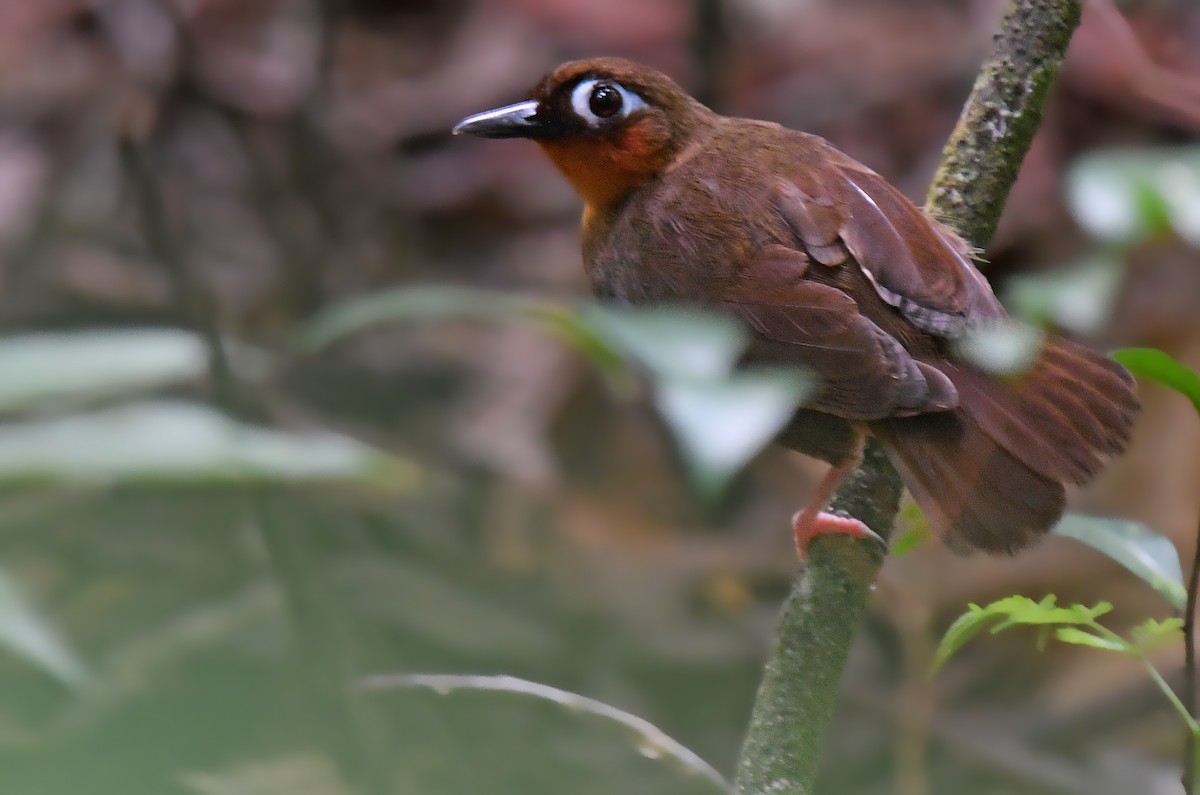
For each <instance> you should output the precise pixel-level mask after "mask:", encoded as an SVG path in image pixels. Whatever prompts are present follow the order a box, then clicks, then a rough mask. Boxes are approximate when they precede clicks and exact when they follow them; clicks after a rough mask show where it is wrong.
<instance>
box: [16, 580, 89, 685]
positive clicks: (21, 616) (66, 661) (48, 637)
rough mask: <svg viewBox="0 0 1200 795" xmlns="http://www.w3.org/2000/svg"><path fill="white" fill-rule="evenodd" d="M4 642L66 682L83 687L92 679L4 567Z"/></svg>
mask: <svg viewBox="0 0 1200 795" xmlns="http://www.w3.org/2000/svg"><path fill="white" fill-rule="evenodd" d="M0 644H2V645H4V646H7V647H8V648H9V650H10V651H12V652H15V653H16V654H18V655H20V656H22V657H24V658H25V659H26V660H29V661H30V662H32V663H34V664H36V665H37V666H39V667H40V668H42V669H43V670H45V671H46V672H47V673H49V674H51V675H52V676H54V677H56V678H57V679H59V680H60V681H62V682H63V683H64V684H67V685H70V686H72V687H82V686H83V685H84V684H86V683H87V681H88V679H90V676H89V675H88V673H87V671H86V669H85V667H84V665H83V663H82V662H81V661H80V660H79V658H78V657H76V656H75V654H74V652H72V651H71V650H70V648H68V647H67V644H66V642H65V641H63V639H62V638H61V637H60V636H59V634H58V631H57V630H55V628H54V626H53V625H52V624H51V623H50V622H49V621H48V620H47V619H46V618H45V617H44V616H42V615H41V613H40V612H39V611H38V610H37V609H36V608H35V607H34V606H33V605H32V604H30V602H29V600H28V599H26V598H25V595H24V594H23V593H21V589H20V587H19V586H18V585H17V583H15V582H13V580H12V578H10V577H9V576H8V574H7V573H5V572H4V571H0Z"/></svg>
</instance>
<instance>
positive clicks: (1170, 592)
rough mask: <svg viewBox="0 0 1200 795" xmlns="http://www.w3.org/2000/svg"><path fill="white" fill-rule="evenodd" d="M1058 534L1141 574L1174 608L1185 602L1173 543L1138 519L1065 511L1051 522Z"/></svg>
mask: <svg viewBox="0 0 1200 795" xmlns="http://www.w3.org/2000/svg"><path fill="white" fill-rule="evenodd" d="M1054 532H1055V533H1057V534H1058V535H1061V536H1067V537H1068V538H1074V539H1075V540H1077V541H1082V542H1083V543H1085V544H1087V545H1088V546H1090V547H1092V548H1093V549H1096V550H1099V551H1100V552H1103V553H1104V554H1105V555H1108V556H1109V557H1110V558H1112V559H1113V560H1115V561H1116V562H1117V563H1120V564H1121V565H1122V566H1124V567H1125V568H1127V569H1129V570H1130V571H1131V572H1133V573H1134V574H1136V575H1137V576H1138V577H1141V578H1142V579H1143V580H1145V581H1146V582H1147V583H1149V585H1150V587H1152V588H1154V590H1156V591H1158V592H1159V594H1161V595H1162V596H1163V598H1165V599H1166V600H1167V602H1168V603H1169V604H1170V605H1171V606H1172V607H1174V608H1175V609H1176V610H1182V609H1183V607H1184V604H1185V603H1186V602H1187V590H1186V588H1185V587H1184V584H1183V571H1182V570H1181V568H1180V565H1179V553H1178V551H1177V550H1176V549H1175V545H1174V544H1172V543H1171V541H1170V540H1169V539H1167V538H1164V537H1163V536H1161V535H1159V534H1158V533H1155V532H1154V531H1152V530H1150V529H1149V528H1148V527H1146V526H1145V525H1143V524H1140V523H1139V522H1130V521H1127V520H1123V519H1104V518H1100V517H1096V516H1083V515H1080V514H1067V515H1066V516H1064V517H1063V518H1062V519H1061V520H1060V521H1059V523H1058V525H1056V526H1055V528H1054Z"/></svg>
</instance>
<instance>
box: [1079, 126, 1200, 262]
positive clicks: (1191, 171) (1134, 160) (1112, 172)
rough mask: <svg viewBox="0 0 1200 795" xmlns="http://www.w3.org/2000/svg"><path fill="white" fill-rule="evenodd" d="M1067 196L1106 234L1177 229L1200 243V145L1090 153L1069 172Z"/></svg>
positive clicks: (1137, 235)
mask: <svg viewBox="0 0 1200 795" xmlns="http://www.w3.org/2000/svg"><path fill="white" fill-rule="evenodd" d="M1067 200H1068V204H1069V205H1070V207H1071V211H1072V212H1073V213H1074V215H1075V217H1076V219H1077V220H1078V221H1079V223H1080V224H1081V225H1082V226H1083V227H1084V228H1085V229H1087V230H1088V231H1089V232H1090V233H1091V234H1093V235H1095V236H1096V237H1099V238H1102V239H1104V240H1110V241H1114V242H1121V243H1129V242H1134V241H1136V240H1139V239H1141V238H1144V237H1146V236H1148V235H1154V234H1161V233H1163V232H1166V231H1169V230H1174V231H1175V232H1176V233H1177V234H1179V235H1180V236H1181V237H1183V238H1184V239H1185V240H1188V241H1189V242H1191V243H1192V244H1193V245H1200V149H1197V148H1195V147H1190V148H1180V149H1171V150H1159V151H1153V150H1142V151H1122V152H1115V151H1114V152H1100V153H1096V154H1092V155H1087V156H1085V157H1082V158H1080V159H1079V160H1078V161H1077V162H1076V163H1075V165H1074V166H1073V167H1072V169H1071V171H1070V172H1069V173H1068V175H1067Z"/></svg>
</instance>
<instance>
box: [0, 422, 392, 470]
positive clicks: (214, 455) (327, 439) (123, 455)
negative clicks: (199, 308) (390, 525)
mask: <svg viewBox="0 0 1200 795" xmlns="http://www.w3.org/2000/svg"><path fill="white" fill-rule="evenodd" d="M415 476H416V470H415V469H414V468H413V467H412V466H411V465H410V464H407V463H405V462H403V461H401V460H399V459H396V458H393V457H391V456H389V455H386V454H384V453H382V452H380V451H378V450H375V449H373V448H371V447H368V446H367V445H365V444H362V443H361V442H358V441H355V440H353V439H350V438H349V437H345V436H340V435H337V434H333V433H328V432H315V431H314V432H306V433H292V432H283V431H276V430H270V429H267V428H258V427H254V426H251V425H246V424H243V423H240V422H237V421H236V420H233V419H230V418H229V417H226V416H225V415H223V414H221V413H220V412H218V411H216V410H215V409H212V408H210V407H208V406H205V405H201V404H198V403H187V402H182V401H159V402H142V403H132V404H126V405H122V406H118V407H114V408H109V409H104V410H101V411H95V412H90V413H87V414H78V415H72V416H67V417H55V418H52V419H45V420H39V421H31V422H24V423H10V424H3V425H0V483H4V482H8V483H28V482H50V483H68V484H96V483H100V484H103V483H111V482H114V481H123V480H139V481H154V482H165V481H183V482H211V481H234V482H237V481H267V482H270V481H281V482H291V481H337V482H364V483H369V484H372V485H376V486H380V487H385V488H403V487H405V486H408V485H411V483H412V481H413V479H414V477H415Z"/></svg>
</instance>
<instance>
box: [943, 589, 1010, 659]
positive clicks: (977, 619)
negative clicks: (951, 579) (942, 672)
mask: <svg viewBox="0 0 1200 795" xmlns="http://www.w3.org/2000/svg"><path fill="white" fill-rule="evenodd" d="M1000 612H1002V611H1001V610H1000V609H998V608H997V603H995V602H993V603H992V604H990V605H988V606H987V607H986V608H984V607H980V606H979V605H977V604H971V605H968V606H967V612H965V613H963V614H962V615H961V616H959V617H958V618H957V619H955V621H954V623H953V624H951V625H950V628H949V629H947V630H946V634H945V635H943V636H942V641H941V643H939V644H938V648H937V652H935V654H934V658H933V671H937V670H938V669H939V668H941V667H942V666H943V665H945V664H946V661H947V660H949V659H950V658H951V657H953V656H954V655H955V654H956V653H957V652H958V650H959V649H961V648H962V647H963V646H965V645H966V644H967V641H969V640H971V638H973V637H975V636H976V635H978V634H979V633H980V632H981V631H983V628H984V627H985V626H987V623H988V622H989V621H991V620H993V619H994V618H996V617H997V616H998V615H999V614H1000Z"/></svg>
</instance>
